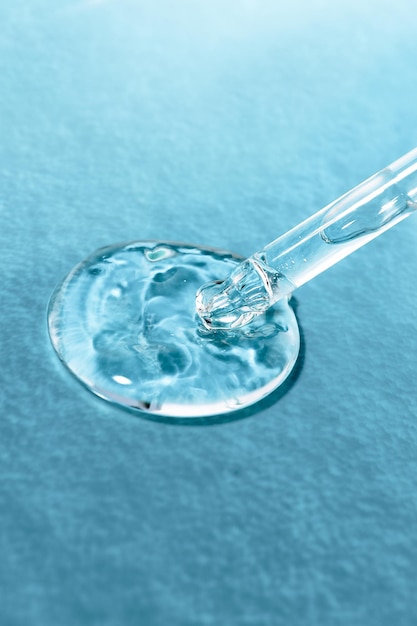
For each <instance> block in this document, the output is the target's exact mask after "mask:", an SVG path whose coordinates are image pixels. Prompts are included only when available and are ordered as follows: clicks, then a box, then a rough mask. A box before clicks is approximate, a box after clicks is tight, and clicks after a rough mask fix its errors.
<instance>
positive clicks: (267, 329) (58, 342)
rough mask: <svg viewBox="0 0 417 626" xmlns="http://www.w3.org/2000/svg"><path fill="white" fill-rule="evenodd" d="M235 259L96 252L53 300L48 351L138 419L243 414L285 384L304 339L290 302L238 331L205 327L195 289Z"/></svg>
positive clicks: (168, 246) (134, 250) (201, 252)
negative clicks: (143, 414) (147, 415)
mask: <svg viewBox="0 0 417 626" xmlns="http://www.w3.org/2000/svg"><path fill="white" fill-rule="evenodd" d="M241 261H242V258H241V257H238V256H237V255H234V254H233V253H231V252H225V251H222V250H216V249H211V248H210V249H209V248H199V247H196V246H190V245H186V244H173V243H165V242H149V241H144V242H141V241H139V242H133V243H128V244H120V245H116V246H111V247H108V248H102V249H100V250H97V251H96V252H94V253H93V254H92V255H91V256H89V257H88V258H87V259H86V260H85V261H83V262H82V263H80V264H79V265H77V266H76V267H75V268H74V269H73V270H72V272H71V273H70V274H69V275H68V276H67V277H66V278H65V279H64V280H63V282H62V283H61V284H60V285H58V287H57V288H56V290H55V292H54V293H53V295H52V298H51V301H50V304H49V310H48V326H49V333H50V337H51V340H52V344H53V346H54V348H55V350H56V352H57V354H58V356H59V358H60V359H61V360H62V362H63V363H64V364H65V365H66V366H67V368H68V369H69V370H70V371H71V372H72V374H74V376H76V378H78V379H79V380H80V381H81V382H82V383H83V384H84V385H85V386H86V387H87V388H88V389H89V390H90V391H92V392H93V393H95V394H96V395H98V396H100V397H102V398H105V399H106V400H109V401H111V402H114V403H116V404H119V405H122V406H124V407H128V408H130V409H133V410H137V411H138V412H146V413H150V414H154V415H161V416H168V417H181V418H183V417H190V418H192V417H200V416H209V415H218V414H222V413H228V412H231V411H236V410H238V409H242V408H244V407H246V406H248V405H251V404H253V403H255V402H257V401H258V400H260V399H261V398H263V397H264V396H266V395H267V394H269V393H270V392H271V391H273V390H274V389H275V388H276V387H278V386H279V385H280V384H281V383H282V382H283V381H284V380H285V379H286V378H287V376H288V374H289V373H290V372H291V370H292V368H293V366H294V364H295V361H296V359H297V356H298V351H299V344H300V339H299V331H298V325H297V321H296V318H295V315H294V312H293V310H292V309H291V307H290V306H289V304H288V299H287V298H283V299H282V300H281V301H280V302H278V303H277V304H275V305H274V306H273V307H271V308H270V309H269V310H268V311H266V312H265V313H263V314H261V315H259V316H257V317H256V318H255V319H254V320H253V321H252V322H251V323H250V324H247V325H246V326H245V327H243V328H239V329H237V330H216V331H213V330H210V329H207V328H205V327H204V326H203V324H202V323H201V321H200V320H199V318H198V316H197V315H196V311H195V294H196V291H197V289H198V288H199V287H200V286H201V285H203V284H204V283H207V282H209V281H213V280H214V279H216V278H218V277H219V276H228V275H229V274H230V272H231V271H232V270H233V269H234V268H235V266H236V265H238V264H239V263H240V262H241Z"/></svg>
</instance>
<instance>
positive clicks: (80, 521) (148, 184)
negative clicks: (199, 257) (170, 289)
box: [0, 0, 417, 626]
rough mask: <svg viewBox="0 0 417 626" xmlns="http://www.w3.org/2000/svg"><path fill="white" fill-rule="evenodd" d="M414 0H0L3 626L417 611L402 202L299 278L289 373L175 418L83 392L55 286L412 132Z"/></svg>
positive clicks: (230, 230)
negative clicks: (269, 391)
mask: <svg viewBox="0 0 417 626" xmlns="http://www.w3.org/2000/svg"><path fill="white" fill-rule="evenodd" d="M416 33H417V8H416V5H415V2H414V1H413V0H398V1H396V2H395V3H392V2H388V1H378V2H377V1H376V0H369V1H367V2H363V1H362V2H359V1H357V0H340V1H339V2H337V3H335V2H332V1H330V0H309V1H307V0H293V1H291V2H290V3H288V4H287V3H281V2H277V1H275V2H274V1H273V0H265V1H263V2H255V1H254V0H233V1H230V2H224V1H221V0H212V1H211V2H204V1H202V0H201V1H200V0H196V1H194V2H192V1H191V0H182V1H181V0H174V1H172V2H169V0H153V1H152V2H145V1H142V0H138V1H137V2H134V1H133V0H132V1H129V0H120V1H119V2H116V1H115V0H113V1H111V0H108V1H106V0H102V1H100V0H96V1H93V0H90V1H88V0H79V1H74V2H69V1H68V0H63V1H60V2H56V1H55V0H30V2H23V1H22V0H15V1H14V2H6V1H5V0H3V1H2V2H1V3H0V216H1V228H0V246H1V254H2V263H1V289H2V294H1V300H0V303H1V304H0V306H1V325H0V341H1V366H0V382H1V396H0V417H1V420H0V472H1V473H0V476H1V483H0V513H1V515H0V592H1V601H0V623H1V624H2V625H4V626H9V625H11V626H15V625H16V626H17V625H19V626H20V625H25V626H31V625H36V626H37V625H38V624H39V625H42V626H49V625H50V624H51V625H52V624H53V625H54V626H55V625H58V626H66V625H68V626H70V625H71V626H72V625H73V624H77V625H80V626H81V625H84V624H97V625H100V626H113V625H115V626H116V625H117V626H118V625H119V624H123V625H127V624H135V625H137V624H140V625H143V626H166V625H167V624H169V625H170V626H212V625H213V626H214V625H216V626H218V625H219V624H222V625H225V626H280V625H285V626H298V625H301V624H307V625H309V626H315V625H316V624H317V625H320V626H325V625H329V626H330V625H331V626H336V625H339V624H343V625H346V626H347V625H349V626H350V625H353V624H355V625H356V624H360V625H362V624H363V625H366V626H373V625H375V626H385V625H390V626H391V625H392V624H397V625H399V626H401V625H407V626H408V625H411V624H415V623H417V589H416V580H417V424H416V419H417V392H416V365H417V337H416V331H417V312H416V311H417V293H416V289H415V287H416V268H417V221H416V218H415V217H412V218H410V219H408V220H406V221H405V222H403V223H402V224H400V225H399V226H397V227H396V228H394V229H393V230H391V231H389V232H388V233H387V234H384V235H383V236H382V237H380V238H379V239H377V240H376V241H374V242H372V243H371V244H369V245H368V246H366V247H365V248H363V249H361V250H360V251H358V252H357V253H356V254H355V255H353V256H352V257H350V258H348V259H346V260H345V261H343V262H342V263H340V264H339V265H338V266H336V267H334V268H332V269H330V270H329V271H328V272H326V273H325V274H323V275H322V276H320V277H318V278H316V279H315V280H314V281H313V282H312V283H310V284H308V285H305V286H304V287H303V288H301V289H300V290H299V291H298V292H297V293H296V300H297V311H298V316H299V319H300V323H301V326H302V330H303V337H304V344H303V352H302V357H301V359H300V361H299V364H298V368H297V372H296V376H294V377H293V379H292V384H291V385H289V386H288V387H287V389H286V393H285V394H280V396H276V397H275V398H273V399H272V400H274V399H275V400H276V402H272V400H270V401H269V402H264V403H263V404H261V405H260V406H258V407H257V410H256V411H252V412H251V413H250V414H248V415H244V416H243V419H239V420H234V421H231V422H227V423H219V424H215V425H211V426H202V425H200V426H188V427H186V426H178V425H177V426H174V425H171V424H161V423H155V422H151V421H147V420H145V419H142V418H138V417H134V416H132V415H130V414H128V413H125V412H123V411H120V410H118V409H117V408H115V407H112V406H111V405H109V404H106V403H105V402H103V401H100V400H98V399H96V398H94V397H93V396H90V395H89V394H88V393H87V392H86V391H84V390H83V389H82V388H81V387H80V386H79V385H78V384H77V383H76V382H75V381H73V380H72V379H71V378H70V376H69V375H67V373H66V372H65V370H64V368H62V366H61V365H60V364H59V362H58V360H57V359H56V357H55V355H54V354H53V352H52V349H51V347H50V345H49V341H48V337H47V333H46V322H45V312H46V306H47V302H48V298H49V296H50V293H51V291H52V290H53V288H54V285H55V284H56V282H57V281H58V280H59V279H60V278H61V277H62V276H63V275H64V274H66V273H67V272H68V271H69V270H70V269H71V267H72V266H73V265H74V264H75V263H77V262H78V261H79V260H81V259H82V258H83V257H85V256H86V255H87V254H89V253H90V252H92V251H93V250H94V249H95V248H97V247H99V246H102V245H106V244H109V243H112V242H115V241H123V240H131V239H149V238H151V239H154V238H156V239H158V238H162V239H169V240H177V241H186V242H192V243H200V244H203V245H215V246H219V247H223V248H227V249H232V250H234V251H236V252H238V253H241V254H243V255H248V254H250V253H252V252H254V251H255V250H256V249H257V248H260V247H262V246H263V245H264V244H265V243H267V241H269V240H271V239H273V238H275V237H276V236H278V235H279V234H281V233H282V232H285V230H287V229H288V228H289V227H291V226H293V225H295V224H297V223H298V222H299V221H301V220H302V219H304V218H306V217H308V216H309V215H310V214H311V213H313V212H315V211H316V210H318V209H319V208H321V207H322V206H323V205H325V204H327V203H328V202H330V201H331V200H333V199H335V198H336V197H337V196H338V195H340V194H341V193H344V192H345V191H347V190H348V189H349V188H350V187H352V186H354V185H356V184H357V183H358V182H360V181H361V180H363V179H364V178H366V177H367V176H369V175H370V174H372V173H374V172H375V171H376V170H378V169H379V168H381V167H382V166H384V165H386V164H388V163H390V162H391V161H393V160H394V159H395V158H397V157H399V156H400V155H401V154H403V153H405V152H406V151H407V150H409V149H411V148H412V147H414V146H415V145H417V35H416Z"/></svg>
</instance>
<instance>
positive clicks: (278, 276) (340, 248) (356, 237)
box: [196, 148, 417, 330]
mask: <svg viewBox="0 0 417 626" xmlns="http://www.w3.org/2000/svg"><path fill="white" fill-rule="evenodd" d="M414 212H417V148H414V149H413V150H411V151H410V152H408V153H407V154H405V155H404V156H402V157H401V158H400V159H398V160H397V161H394V162H393V163H392V164H391V165H389V166H387V167H385V168H383V169H382V170H380V171H379V172H377V173H376V174H374V175H373V176H371V177H370V178H368V179H367V180H365V181H364V182H362V183H360V184H359V185H357V186H356V187H354V188H353V189H351V190H350V191H348V192H347V193H346V194H344V195H343V196H341V197H340V198H338V199H337V200H335V201H334V202H332V203H331V204H329V205H327V206H326V207H324V208H323V209H321V210H320V211H318V212H317V213H315V214H314V215H312V216H311V217H309V218H308V219H306V220H305V221H303V222H302V223H301V224H299V225H298V226H295V228H292V229H291V230H289V231H288V232H287V233H285V234H284V235H281V236H280V237H278V239H275V240H274V241H272V242H271V243H269V244H267V245H266V246H265V247H264V248H263V249H262V250H259V251H258V252H255V254H253V255H252V256H250V257H249V258H247V259H246V260H245V261H242V263H240V264H239V265H237V267H236V268H235V269H234V270H233V271H232V273H231V274H230V275H229V276H228V277H227V278H225V279H224V280H216V281H214V282H211V283H207V284H205V285H203V286H202V287H200V289H199V290H198V291H197V295H196V309H197V313H198V315H199V317H200V318H201V320H202V322H203V324H204V326H205V327H206V328H209V329H213V330H216V329H219V330H220V329H222V330H227V329H233V328H239V327H240V326H244V325H245V324H248V323H249V322H251V321H252V320H253V319H254V317H256V316H257V315H259V314H261V313H264V312H265V311H266V310H267V309H268V308H269V307H271V306H272V305H273V304H275V303H276V302H278V300H281V299H282V298H285V297H286V298H288V297H290V295H291V293H292V292H293V291H294V290H295V289H297V288H298V287H301V285H303V284H304V283H306V282H308V281H309V280H311V279H312V278H314V277H315V276H317V275H318V274H321V273H322V272H324V270H326V269H328V268H329V267H331V266H332V265H335V263H338V262H339V261H341V260H342V259H343V258H344V257H346V256H348V255H349V254H351V253H352V252H354V251H355V250H357V249H358V248H360V247H362V246H364V245H365V244H367V243H368V242H369V241H371V240H372V239H375V237H378V236H379V235H381V234H382V233H384V232H385V231H386V230H388V229H389V228H391V227H392V226H395V224H398V223H399V222H401V221H402V220H404V219H405V218H406V217H408V216H409V215H411V214H412V213H414Z"/></svg>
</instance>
